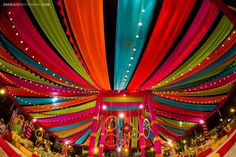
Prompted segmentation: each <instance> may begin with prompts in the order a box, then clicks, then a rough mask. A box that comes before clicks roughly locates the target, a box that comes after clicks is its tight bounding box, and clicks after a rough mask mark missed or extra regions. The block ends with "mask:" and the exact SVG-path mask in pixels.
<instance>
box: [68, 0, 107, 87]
mask: <svg viewBox="0 0 236 157" xmlns="http://www.w3.org/2000/svg"><path fill="white" fill-rule="evenodd" d="M65 7H66V12H67V14H68V18H69V21H70V25H71V28H72V31H73V34H74V36H75V39H76V42H77V44H78V46H79V49H80V51H81V54H82V56H83V59H84V61H85V63H86V65H87V67H88V69H89V71H90V74H91V76H92V77H93V79H94V80H95V81H96V83H97V84H98V86H100V87H101V88H102V89H105V90H110V84H109V77H108V70H107V63H106V50H105V37H104V21H103V0H95V1H94V0H80V1H74V0H68V1H65Z"/></svg>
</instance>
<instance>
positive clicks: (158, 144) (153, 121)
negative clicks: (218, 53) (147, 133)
mask: <svg viewBox="0 0 236 157" xmlns="http://www.w3.org/2000/svg"><path fill="white" fill-rule="evenodd" d="M146 102H147V105H148V109H149V113H150V119H151V126H152V129H153V135H154V145H155V152H156V156H157V157H158V156H162V154H161V141H160V139H161V138H160V136H159V132H158V129H157V125H158V121H157V120H156V116H155V114H154V113H153V100H152V96H151V95H150V94H148V95H147V97H146Z"/></svg>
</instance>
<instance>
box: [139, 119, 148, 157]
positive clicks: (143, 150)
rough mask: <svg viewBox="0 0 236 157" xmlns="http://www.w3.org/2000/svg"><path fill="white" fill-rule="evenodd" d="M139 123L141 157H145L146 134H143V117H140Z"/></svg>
mask: <svg viewBox="0 0 236 157" xmlns="http://www.w3.org/2000/svg"><path fill="white" fill-rule="evenodd" d="M138 123H139V135H140V138H139V147H140V149H141V157H145V147H146V146H145V140H144V137H143V136H144V133H143V119H142V115H140V116H139V117H138Z"/></svg>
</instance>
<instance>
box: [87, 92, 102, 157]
mask: <svg viewBox="0 0 236 157" xmlns="http://www.w3.org/2000/svg"><path fill="white" fill-rule="evenodd" d="M101 103H102V97H101V94H100V93H99V94H98V97H97V102H96V106H95V109H94V116H93V124H92V131H91V134H90V142H89V154H88V156H89V157H94V148H95V143H96V135H97V129H98V126H99V124H98V120H99V111H100V106H101Z"/></svg>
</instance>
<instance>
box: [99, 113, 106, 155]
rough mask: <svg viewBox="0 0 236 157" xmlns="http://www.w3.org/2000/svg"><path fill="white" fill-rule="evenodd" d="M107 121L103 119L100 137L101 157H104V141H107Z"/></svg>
mask: <svg viewBox="0 0 236 157" xmlns="http://www.w3.org/2000/svg"><path fill="white" fill-rule="evenodd" d="M105 119H106V117H103V119H102V130H101V137H100V145H99V157H103V149H104V141H105Z"/></svg>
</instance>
